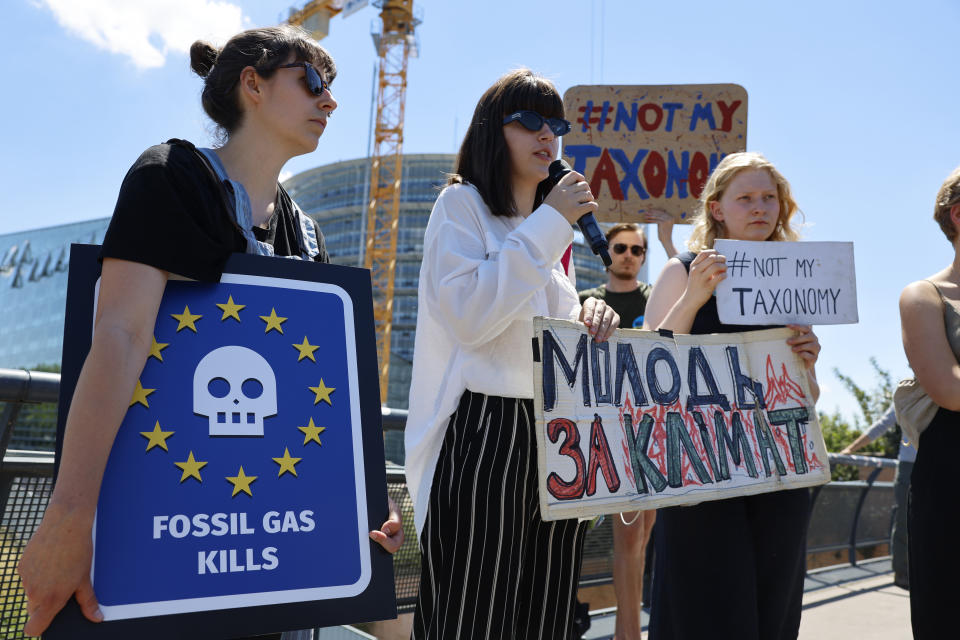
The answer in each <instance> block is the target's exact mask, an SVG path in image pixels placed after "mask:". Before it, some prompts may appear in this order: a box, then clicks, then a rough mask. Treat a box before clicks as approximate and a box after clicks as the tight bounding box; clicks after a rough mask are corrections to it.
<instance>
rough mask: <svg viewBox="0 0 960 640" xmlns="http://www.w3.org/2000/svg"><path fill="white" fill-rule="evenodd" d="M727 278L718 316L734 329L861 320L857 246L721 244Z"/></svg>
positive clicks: (720, 293) (719, 289) (721, 286)
mask: <svg viewBox="0 0 960 640" xmlns="http://www.w3.org/2000/svg"><path fill="white" fill-rule="evenodd" d="M714 247H715V248H716V250H717V251H718V252H719V253H721V254H723V255H724V256H725V257H726V258H727V277H726V278H725V279H724V280H723V281H722V282H721V283H720V284H719V285H718V286H717V311H718V312H719V314H720V320H721V321H722V322H725V323H728V324H761V325H764V324H851V323H856V322H857V320H858V318H857V279H856V274H855V272H854V264H853V243H852V242H744V241H741V240H717V241H716V244H715V245H714Z"/></svg>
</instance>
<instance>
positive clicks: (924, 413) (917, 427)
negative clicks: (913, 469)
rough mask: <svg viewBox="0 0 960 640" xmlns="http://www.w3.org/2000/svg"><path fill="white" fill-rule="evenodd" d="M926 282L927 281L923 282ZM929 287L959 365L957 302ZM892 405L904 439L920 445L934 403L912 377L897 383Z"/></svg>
mask: <svg viewBox="0 0 960 640" xmlns="http://www.w3.org/2000/svg"><path fill="white" fill-rule="evenodd" d="M927 282H930V281H929V280H927ZM930 284H932V285H933V288H934V289H936V290H937V293H938V294H939V295H940V301H941V302H942V303H943V325H944V329H945V330H946V333H947V342H948V343H949V344H950V350H951V351H953V357H954V358H956V360H957V362H960V303H957V302H953V301H952V300H950V299H948V298H946V297H945V296H944V295H943V292H942V291H940V287H938V286H937V285H936V284H934V283H933V282H930ZM893 406H894V410H895V411H896V415H897V423H898V424H899V425H900V428H901V429H902V430H903V435H904V438H905V439H906V440H907V442H910V443H912V444H913V445H914V446H915V447H919V446H920V434H921V433H922V432H923V430H924V429H926V428H927V426H928V425H929V424H930V422H931V421H932V420H933V418H934V416H935V415H936V413H937V410H938V408H939V407H937V405H936V404H934V402H933V400H931V399H930V396H928V395H927V392H926V391H924V390H923V387H921V386H920V384H919V383H917V379H916V378H915V377H912V376H911V377H910V378H906V379H904V380H901V381H900V383H899V384H898V385H897V389H896V391H894V394H893Z"/></svg>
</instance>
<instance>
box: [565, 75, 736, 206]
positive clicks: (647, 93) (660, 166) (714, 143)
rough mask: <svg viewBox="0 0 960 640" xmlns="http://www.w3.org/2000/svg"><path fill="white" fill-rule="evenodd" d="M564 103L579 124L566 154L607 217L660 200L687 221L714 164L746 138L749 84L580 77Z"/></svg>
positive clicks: (567, 140) (657, 203) (568, 141)
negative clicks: (592, 81) (582, 81)
mask: <svg viewBox="0 0 960 640" xmlns="http://www.w3.org/2000/svg"><path fill="white" fill-rule="evenodd" d="M563 103H564V110H565V111H566V114H567V118H568V119H569V120H570V121H571V122H572V124H573V129H572V130H571V131H570V133H569V134H567V135H566V136H564V138H563V156H564V158H565V159H566V160H567V162H569V163H570V165H571V166H572V167H573V168H574V170H576V171H579V172H580V173H582V174H583V175H584V176H586V179H587V181H588V182H589V183H590V189H591V191H592V192H593V195H594V196H595V197H596V198H597V202H598V203H599V205H600V210H599V211H598V212H597V219H598V220H600V221H602V222H636V221H637V220H638V217H637V214H638V213H640V212H642V211H644V210H646V209H654V208H656V209H663V210H664V211H667V212H669V213H671V214H673V216H674V218H675V219H676V220H677V222H687V221H689V219H690V217H691V215H692V214H693V212H694V211H695V209H696V205H697V199H698V198H699V197H700V194H701V193H702V192H703V187H704V185H705V184H706V182H707V178H708V177H709V176H710V172H711V171H713V169H714V168H715V167H716V166H717V164H719V162H720V161H721V160H722V159H723V158H724V156H726V155H728V154H730V153H734V152H736V151H744V150H745V149H746V145H747V92H746V90H745V89H744V88H743V87H741V86H739V85H735V84H704V85H651V86H640V85H580V86H576V87H571V88H570V89H568V90H567V92H566V93H565V94H564V96H563Z"/></svg>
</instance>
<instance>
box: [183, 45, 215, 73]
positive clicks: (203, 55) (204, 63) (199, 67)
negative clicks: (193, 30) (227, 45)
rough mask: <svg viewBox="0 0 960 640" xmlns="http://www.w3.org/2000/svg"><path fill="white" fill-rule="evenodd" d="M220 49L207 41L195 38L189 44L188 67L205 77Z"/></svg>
mask: <svg viewBox="0 0 960 640" xmlns="http://www.w3.org/2000/svg"><path fill="white" fill-rule="evenodd" d="M219 55H220V50H219V49H217V48H215V47H214V46H213V45H212V44H210V43H209V42H206V41H204V40H197V41H196V42H194V43H193V44H192V45H190V68H191V69H193V70H194V72H196V74H197V75H198V76H200V77H201V78H206V77H207V74H208V73H210V69H212V68H213V65H214V64H215V63H216V61H217V57H218V56H219Z"/></svg>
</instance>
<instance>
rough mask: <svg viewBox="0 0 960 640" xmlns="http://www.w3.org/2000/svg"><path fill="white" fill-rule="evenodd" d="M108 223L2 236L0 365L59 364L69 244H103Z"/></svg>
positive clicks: (0, 242) (0, 255) (79, 223)
mask: <svg viewBox="0 0 960 640" xmlns="http://www.w3.org/2000/svg"><path fill="white" fill-rule="evenodd" d="M109 222H110V218H99V219H97V220H87V221H86V222H76V223H73V224H65V225H60V226H56V227H47V228H44V229H34V230H31V231H21V232H18V233H9V234H4V235H0V309H2V310H3V312H2V313H3V321H2V322H0V367H5V368H15V369H20V368H26V369H29V368H33V367H36V366H38V365H59V364H60V354H61V351H62V350H63V314H64V305H65V303H66V298H67V267H68V263H69V260H70V245H71V244H72V243H80V244H100V243H101V242H102V241H103V234H104V232H106V230H107V225H108V224H109Z"/></svg>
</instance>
